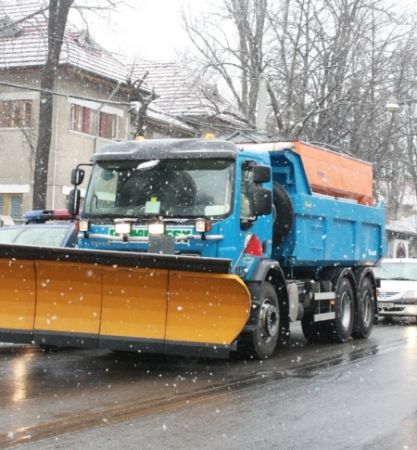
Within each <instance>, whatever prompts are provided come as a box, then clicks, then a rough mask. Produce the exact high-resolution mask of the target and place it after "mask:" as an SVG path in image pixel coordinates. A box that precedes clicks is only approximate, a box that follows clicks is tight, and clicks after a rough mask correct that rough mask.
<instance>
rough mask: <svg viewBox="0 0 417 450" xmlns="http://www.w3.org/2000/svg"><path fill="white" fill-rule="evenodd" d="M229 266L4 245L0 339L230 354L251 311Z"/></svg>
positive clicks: (0, 266) (0, 276) (244, 290)
mask: <svg viewBox="0 0 417 450" xmlns="http://www.w3.org/2000/svg"><path fill="white" fill-rule="evenodd" d="M229 265H230V261H227V260H220V259H217V260H213V259H209V258H204V259H203V258H198V259H197V258H192V257H176V256H161V255H152V254H139V253H123V252H110V251H109V252H103V251H88V250H87V251H86V250H79V249H65V250H63V249H52V248H49V249H45V248H43V249H42V248H38V247H26V246H16V247H14V246H9V245H0V340H1V341H5V342H21V343H31V342H35V343H38V344H41V345H48V346H76V347H89V348H112V349H120V350H128V351H136V352H159V353H164V352H166V353H176V354H187V355H190V354H197V355H201V356H204V355H217V356H226V355H227V354H228V352H229V350H230V349H231V344H232V342H233V341H234V340H235V339H236V337H237V335H238V334H239V333H240V331H241V330H242V328H243V327H244V325H245V323H246V321H247V319H248V316H249V310H250V297H249V293H248V290H247V288H246V286H245V285H244V283H243V282H242V281H241V280H240V278H238V277H237V276H235V275H229V274H227V272H228V269H229Z"/></svg>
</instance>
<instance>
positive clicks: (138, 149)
mask: <svg viewBox="0 0 417 450" xmlns="http://www.w3.org/2000/svg"><path fill="white" fill-rule="evenodd" d="M237 153H238V150H237V148H236V146H235V144H233V143H232V142H227V141H219V140H207V139H149V140H144V141H127V142H119V143H116V144H109V145H106V146H105V147H103V148H102V149H101V150H100V151H99V152H97V153H96V154H94V155H93V157H92V160H93V161H94V162H96V161H117V160H124V161H126V160H147V159H187V158H199V159H212V158H216V159H218V158H219V159H220V158H226V159H235V158H236V155H237Z"/></svg>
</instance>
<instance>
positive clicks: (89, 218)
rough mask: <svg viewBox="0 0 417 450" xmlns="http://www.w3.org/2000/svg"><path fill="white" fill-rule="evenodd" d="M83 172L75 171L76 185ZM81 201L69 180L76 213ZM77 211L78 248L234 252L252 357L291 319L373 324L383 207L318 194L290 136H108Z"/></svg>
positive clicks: (337, 329)
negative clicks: (248, 141) (257, 140)
mask: <svg viewBox="0 0 417 450" xmlns="http://www.w3.org/2000/svg"><path fill="white" fill-rule="evenodd" d="M82 174H83V172H82V170H81V169H79V168H77V169H76V170H74V171H73V175H72V180H73V184H74V185H75V186H77V185H78V184H80V183H81V182H82V178H83V175H82ZM79 200H80V194H79V190H78V189H77V188H76V187H75V189H74V191H73V193H72V195H71V196H70V208H71V210H72V211H73V212H74V213H76V212H78V207H79ZM81 219H82V220H81V222H80V234H79V237H78V245H79V247H80V248H84V249H94V250H117V251H127V252H129V251H131V252H146V253H152V254H155V255H158V254H171V255H189V256H192V257H197V258H219V259H227V260H230V266H229V272H230V273H234V274H237V275H239V276H240V277H241V278H242V280H244V282H245V283H246V285H247V287H248V288H249V291H250V292H251V296H252V311H251V315H250V318H249V320H248V323H247V325H246V327H245V329H244V330H243V332H242V334H241V336H240V337H239V339H238V340H237V341H236V346H237V348H238V349H239V351H242V352H246V353H248V354H250V355H251V356H255V357H258V358H265V357H269V356H271V355H272V353H273V352H274V350H275V347H276V345H277V343H278V342H279V341H282V342H288V340H289V331H290V322H292V321H295V320H301V323H302V328H303V332H304V335H305V336H306V338H307V339H310V340H313V341H323V340H325V341H327V340H336V341H340V342H344V341H346V340H348V339H350V337H351V336H353V337H358V338H366V337H368V336H369V334H370V333H371V330H372V325H373V321H374V316H375V314H376V294H375V292H376V283H375V278H374V276H373V272H372V268H371V266H372V264H373V263H374V262H375V261H376V260H378V259H379V258H380V257H381V256H382V255H383V252H384V245H385V244H384V229H383V224H384V211H383V208H382V207H379V206H366V205H360V204H358V203H355V202H352V201H346V200H342V199H336V198H334V197H329V196H323V195H317V194H315V193H313V192H312V190H311V186H310V184H309V181H308V178H307V175H306V172H305V170H304V166H303V161H302V159H301V157H300V155H298V154H297V153H295V152H294V151H293V149H292V148H291V146H290V145H288V146H285V145H284V146H281V147H280V150H273V149H272V146H271V149H264V148H262V149H259V148H256V146H254V147H253V148H250V146H248V147H247V148H239V147H237V146H235V145H234V144H233V143H230V142H226V141H217V140H203V139H182V140H181V139H177V140H149V141H133V142H122V143H117V144H110V145H108V146H106V147H104V148H103V149H102V150H101V151H100V152H98V153H96V154H94V155H93V171H92V175H91V179H90V181H89V185H88V188H87V193H86V197H85V202H84V206H83V211H82V215H81Z"/></svg>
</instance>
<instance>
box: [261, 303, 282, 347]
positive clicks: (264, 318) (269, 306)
mask: <svg viewBox="0 0 417 450" xmlns="http://www.w3.org/2000/svg"><path fill="white" fill-rule="evenodd" d="M259 322H260V327H261V333H262V338H263V340H264V341H266V342H267V341H269V340H270V339H273V338H274V337H275V336H277V334H278V328H279V316H278V308H277V307H276V306H275V305H274V304H273V302H272V301H271V300H270V299H265V300H264V301H263V303H262V305H261V311H260V314H259Z"/></svg>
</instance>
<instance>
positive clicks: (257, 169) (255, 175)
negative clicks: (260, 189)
mask: <svg viewBox="0 0 417 450" xmlns="http://www.w3.org/2000/svg"><path fill="white" fill-rule="evenodd" d="M270 180H271V168H270V167H268V166H263V165H261V164H257V165H256V166H253V168H252V181H253V182H254V183H267V182H268V181H270Z"/></svg>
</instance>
